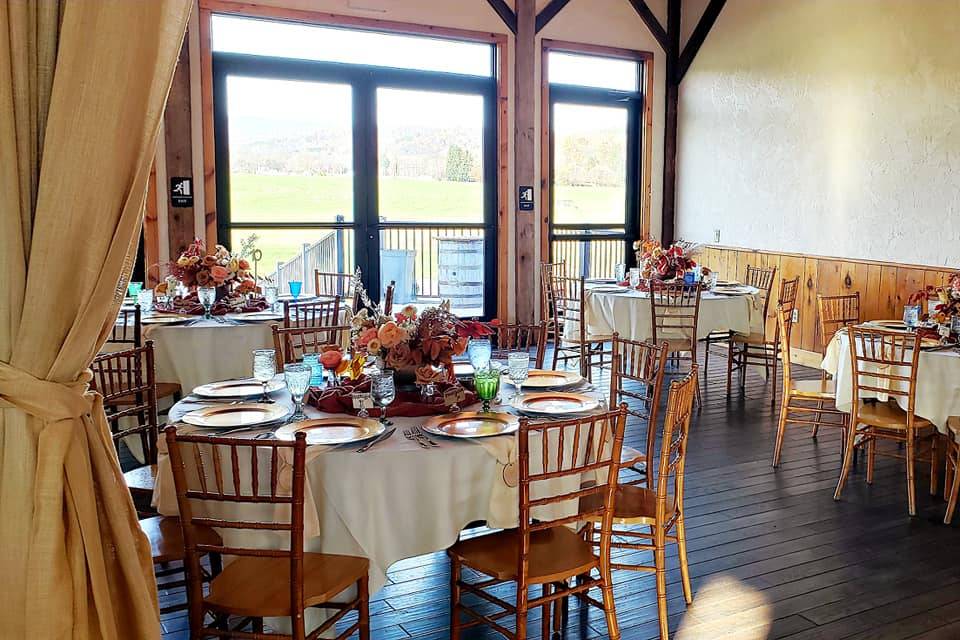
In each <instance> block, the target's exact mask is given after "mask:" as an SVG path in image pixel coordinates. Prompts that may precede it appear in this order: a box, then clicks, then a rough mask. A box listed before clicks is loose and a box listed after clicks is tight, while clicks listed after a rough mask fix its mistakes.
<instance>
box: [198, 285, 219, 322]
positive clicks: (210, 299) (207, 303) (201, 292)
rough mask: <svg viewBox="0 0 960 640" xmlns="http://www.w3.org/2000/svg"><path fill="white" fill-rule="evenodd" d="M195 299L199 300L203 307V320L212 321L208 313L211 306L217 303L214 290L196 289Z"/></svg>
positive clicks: (209, 288)
mask: <svg viewBox="0 0 960 640" xmlns="http://www.w3.org/2000/svg"><path fill="white" fill-rule="evenodd" d="M197 298H199V300H200V304H202V305H203V319H204V320H213V315H212V314H211V313H210V310H211V309H213V305H214V303H215V302H216V301H217V290H216V288H214V287H197Z"/></svg>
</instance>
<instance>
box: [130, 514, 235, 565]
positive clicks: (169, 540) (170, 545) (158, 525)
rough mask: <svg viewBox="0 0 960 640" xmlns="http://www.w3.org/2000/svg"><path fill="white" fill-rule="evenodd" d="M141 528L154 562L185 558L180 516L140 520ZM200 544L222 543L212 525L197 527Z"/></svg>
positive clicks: (174, 560)
mask: <svg viewBox="0 0 960 640" xmlns="http://www.w3.org/2000/svg"><path fill="white" fill-rule="evenodd" d="M140 529H141V530H142V531H143V533H144V534H145V535H146V536H147V540H149V541H150V555H151V556H152V557H153V561H154V563H160V562H176V561H179V560H183V558H184V551H183V531H182V530H181V529H180V519H179V518H168V517H165V516H155V517H153V518H146V519H144V520H141V521H140ZM195 529H196V531H197V542H198V543H200V544H211V545H217V544H222V543H221V541H220V536H219V535H218V534H217V532H216V531H214V530H213V529H211V528H210V527H196V528H195Z"/></svg>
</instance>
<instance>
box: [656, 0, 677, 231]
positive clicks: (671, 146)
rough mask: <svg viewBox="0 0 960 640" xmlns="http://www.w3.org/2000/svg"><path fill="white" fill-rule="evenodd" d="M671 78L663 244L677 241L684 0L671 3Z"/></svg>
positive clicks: (665, 145)
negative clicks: (681, 41)
mask: <svg viewBox="0 0 960 640" xmlns="http://www.w3.org/2000/svg"><path fill="white" fill-rule="evenodd" d="M667 35H668V39H667V49H666V53H667V77H666V82H665V85H666V91H665V93H666V96H665V99H666V109H665V111H666V113H665V114H664V115H665V118H664V134H663V210H662V212H661V217H660V240H661V242H663V244H665V245H666V244H669V243H671V242H673V240H674V222H675V220H676V206H677V107H678V102H679V97H680V80H679V73H678V71H679V65H680V0H667Z"/></svg>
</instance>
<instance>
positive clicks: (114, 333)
mask: <svg viewBox="0 0 960 640" xmlns="http://www.w3.org/2000/svg"><path fill="white" fill-rule="evenodd" d="M140 318H141V314H140V305H139V304H136V305H134V306H133V309H120V313H118V314H117V321H116V322H115V323H114V324H113V328H112V329H111V330H110V337H109V338H107V341H106V342H105V343H104V344H128V345H130V346H131V347H139V346H141V345H142V344H143V325H142V324H141V321H140Z"/></svg>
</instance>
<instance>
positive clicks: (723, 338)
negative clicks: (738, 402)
mask: <svg viewBox="0 0 960 640" xmlns="http://www.w3.org/2000/svg"><path fill="white" fill-rule="evenodd" d="M776 274H777V268H776V267H770V268H764V267H754V266H751V265H747V272H746V277H744V279H743V284H745V285H747V286H748V287H755V288H757V289H759V290H760V294H759V295H760V300H761V303H762V305H763V317H764V318H766V317H767V312H768V310H769V307H770V295H771V294H772V293H773V282H774V276H775V275H776ZM732 336H733V332H732V331H713V332H711V333H710V334H709V335H708V336H707V337H706V338H704V340H703V342H704V343H705V347H706V348H705V349H704V352H703V370H704V373H703V375H704V376H708V375H710V374H709V367H710V347H711V346H712V345H714V344H718V343H723V344H725V345H728V343H729V342H730V338H731V337H732ZM728 350H729V345H728ZM726 355H727V356H728V358H729V353H727V354H726ZM729 393H730V390H729V388H728V389H727V394H729Z"/></svg>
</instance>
